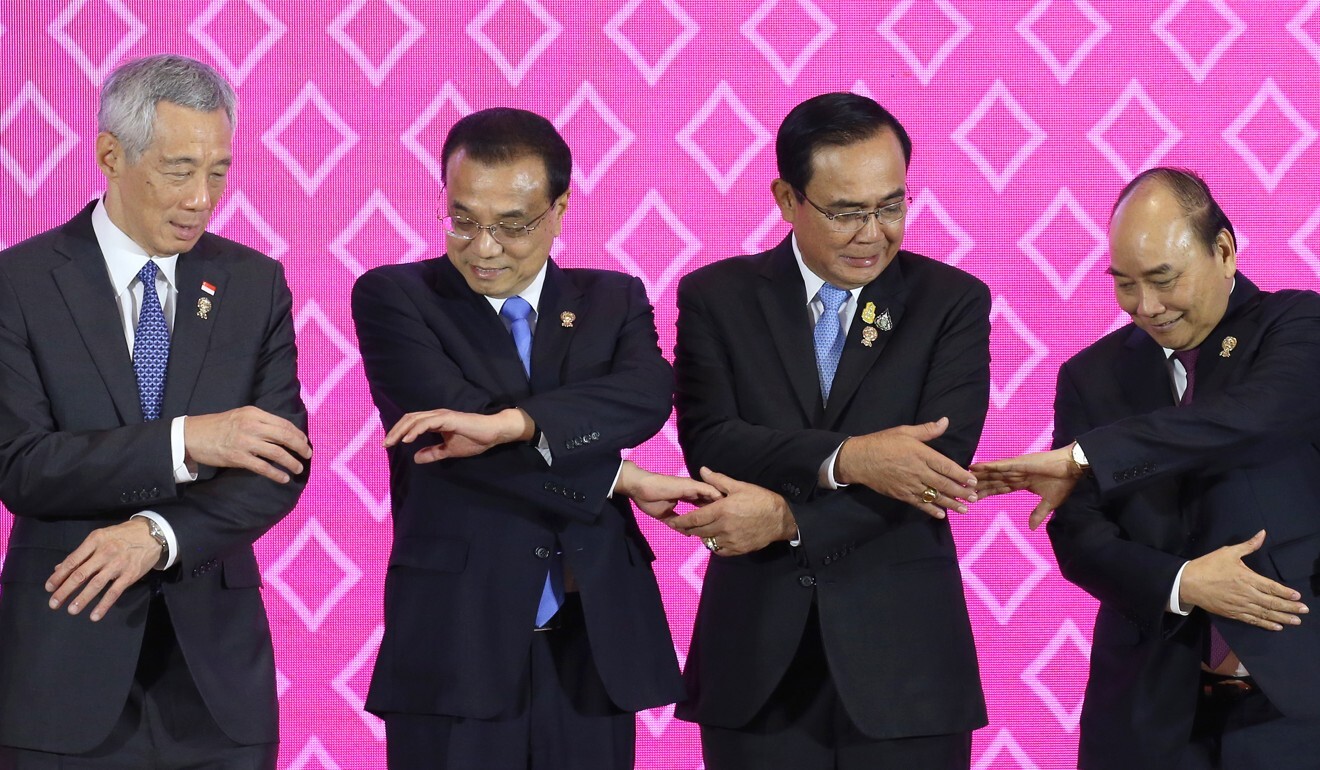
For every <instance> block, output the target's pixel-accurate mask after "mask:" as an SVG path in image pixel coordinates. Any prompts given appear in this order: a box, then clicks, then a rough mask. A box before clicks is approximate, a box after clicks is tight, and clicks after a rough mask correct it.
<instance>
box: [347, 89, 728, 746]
mask: <svg viewBox="0 0 1320 770" xmlns="http://www.w3.org/2000/svg"><path fill="white" fill-rule="evenodd" d="M442 163H443V171H444V179H445V193H444V203H443V206H442V208H441V210H440V212H439V213H440V220H441V224H442V226H443V227H444V230H445V233H446V239H445V245H446V247H447V248H448V253H447V254H446V255H445V256H443V257H439V258H436V259H428V260H425V261H422V262H419V263H415V264H407V265H392V266H388V267H381V268H377V269H375V270H372V271H370V272H368V273H366V274H364V275H363V276H362V277H361V278H360V279H359V280H358V282H357V285H356V286H355V287H354V290H353V318H354V321H355V322H356V324H357V333H358V340H359V342H360V344H361V347H362V357H363V363H364V365H365V367H366V372H367V379H368V381H369V382H370V383H371V393H372V397H373V399H374V400H375V402H376V406H377V408H378V409H379V410H380V416H381V421H382V422H383V423H384V425H385V427H386V429H387V431H388V433H387V435H386V438H385V444H386V446H387V447H388V448H389V450H388V451H389V458H390V490H391V492H392V495H391V503H392V506H393V516H394V546H393V549H392V551H391V553H390V562H389V572H388V573H387V575H386V580H385V636H384V639H383V640H382V641H381V647H380V654H379V656H378V657H377V661H376V669H375V673H374V674H373V675H372V679H371V691H370V693H369V695H368V697H367V708H368V709H369V710H370V711H372V712H373V713H376V714H379V715H380V716H382V717H383V718H384V720H385V730H386V736H387V741H388V747H387V754H388V761H389V766H390V768H392V770H402V769H404V768H418V769H419V770H421V769H423V768H424V769H425V770H445V768H452V769H453V770H466V769H467V768H478V767H479V768H515V767H516V768H524V769H526V768H531V770H626V769H627V768H631V767H632V766H633V748H634V712H637V711H640V710H642V709H646V708H651V707H653V706H659V705H663V704H666V703H671V702H673V701H675V700H677V699H678V697H679V696H681V694H682V683H681V681H680V680H679V677H678V665H677V662H676V660H675V655H674V646H673V641H672V639H671V637H670V634H669V627H668V624H667V622H666V620H665V615H664V609H663V607H662V606H661V604H660V593H659V589H658V587H657V585H656V580H655V575H654V573H653V572H652V571H651V562H652V560H653V559H654V558H655V557H654V555H653V554H652V552H651V549H650V547H649V546H648V545H647V542H646V539H645V538H644V537H643V536H642V533H641V531H640V529H639V528H638V526H637V522H636V520H635V519H634V518H633V513H632V509H631V508H630V506H629V505H628V501H627V497H632V498H633V499H634V500H635V501H636V502H637V503H638V505H639V506H640V507H641V508H642V509H643V510H644V511H646V512H647V513H649V514H650V515H652V516H656V517H657V518H662V519H663V518H668V517H671V516H672V515H673V508H674V504H675V502H676V501H677V500H679V499H687V500H705V499H712V498H714V497H718V494H719V493H718V492H715V490H714V489H713V488H711V487H709V486H707V485H705V484H702V483H700V482H694V481H692V480H691V479H683V478H675V477H671V476H663V475H658V474H652V473H647V472H645V471H643V470H641V469H639V468H638V467H637V466H635V465H633V464H632V463H628V462H625V463H622V464H620V461H619V456H620V454H619V453H620V451H621V450H623V449H625V448H628V447H633V446H636V445H637V444H640V443H642V442H643V441H645V440H646V439H648V438H650V437H651V436H652V435H654V434H655V433H656V431H658V430H659V429H660V427H661V426H662V425H664V423H665V420H666V419H668V417H669V411H670V400H671V391H672V387H673V375H672V372H671V370H670V367H669V364H668V363H667V362H666V361H665V359H664V358H663V357H662V356H661V354H660V348H659V345H658V341H657V335H656V330H655V320H654V316H653V313H652V310H651V305H650V303H649V302H648V301H647V299H646V293H645V291H644V289H643V288H642V282H641V281H639V280H638V279H636V278H634V277H631V276H627V275H623V274H621V273H615V272H611V271H606V270H587V269H574V268H561V267H559V266H558V265H557V264H555V262H554V260H552V259H550V248H551V246H552V245H553V243H554V239H555V237H556V236H557V235H559V232H560V228H561V227H562V225H563V221H564V212H565V211H566V209H567V207H568V198H569V179H570V175H571V173H572V159H571V156H570V153H569V148H568V145H567V144H565V143H564V140H563V138H561V137H560V136H559V133H558V132H557V131H556V130H555V128H554V126H553V125H552V124H551V123H550V122H549V121H548V120H546V119H545V118H543V117H540V116H539V115H535V114H533V113H530V112H527V111H525V110H517V109H508V108H495V109H489V110H482V111H480V112H476V113H473V114H472V115H469V116H467V117H465V118H463V119H462V120H460V121H458V122H457V123H456V124H455V125H454V127H453V128H452V129H450V132H449V135H448V137H447V138H446V140H445V144H444V148H443V150H442ZM612 493H618V494H615V495H614V496H613V497H612V498H611V494H612Z"/></svg>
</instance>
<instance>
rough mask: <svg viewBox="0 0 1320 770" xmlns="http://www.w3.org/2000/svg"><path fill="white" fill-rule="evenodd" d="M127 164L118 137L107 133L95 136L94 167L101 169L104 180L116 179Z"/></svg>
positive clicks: (103, 132)
mask: <svg viewBox="0 0 1320 770" xmlns="http://www.w3.org/2000/svg"><path fill="white" fill-rule="evenodd" d="M127 163H128V159H127V158H125V157H124V145H123V143H122V142H120V141H119V137H117V136H115V135H114V134H112V133H110V132H108V131H102V132H101V133H99V134H97V135H96V167H97V168H99V169H101V173H102V174H104V175H105V178H106V179H115V178H117V177H118V176H119V175H120V173H122V172H123V169H124V166H125V165H126V164H127Z"/></svg>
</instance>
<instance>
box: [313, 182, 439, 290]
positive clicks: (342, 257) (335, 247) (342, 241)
mask: <svg viewBox="0 0 1320 770" xmlns="http://www.w3.org/2000/svg"><path fill="white" fill-rule="evenodd" d="M376 215H380V218H381V219H384V220H385V224H387V225H389V228H390V229H391V230H392V231H394V233H395V235H398V236H399V237H400V238H402V239H403V240H404V242H405V243H407V244H408V249H407V251H405V252H403V254H401V255H399V256H398V257H397V258H391V259H388V260H386V261H388V262H394V263H396V264H403V263H404V262H414V261H416V260H417V259H418V258H420V257H421V256H422V255H423V254H425V253H426V249H427V245H426V239H425V238H423V237H422V236H420V235H418V234H417V231H416V230H414V229H412V227H410V226H409V225H408V223H407V222H406V221H405V220H404V218H403V217H402V216H401V215H400V214H399V212H398V210H397V209H395V208H394V205H393V204H391V203H390V199H389V198H387V197H385V193H383V192H381V191H380V190H374V191H372V193H371V197H370V198H368V199H367V202H366V203H364V204H363V205H362V208H360V209H358V212H357V214H355V215H354V216H353V221H351V222H349V223H348V226H347V227H345V228H344V229H343V231H341V232H340V233H339V235H336V236H335V239H334V240H333V241H331V242H330V253H331V254H334V255H335V257H336V258H337V259H338V260H339V263H340V264H341V265H343V266H344V267H346V268H348V271H349V272H350V273H352V274H353V277H354V278H356V277H357V276H359V275H362V274H363V273H365V272H366V271H367V267H366V266H365V265H363V264H362V260H361V259H358V257H357V256H356V255H355V254H354V253H353V252H352V251H351V250H350V249H349V246H350V244H352V243H353V241H354V240H355V239H356V238H357V236H358V233H360V232H361V231H362V229H363V228H365V227H366V226H367V223H368V222H370V221H371V220H372V218H373V217H374V216H376Z"/></svg>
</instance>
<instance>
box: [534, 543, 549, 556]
mask: <svg viewBox="0 0 1320 770" xmlns="http://www.w3.org/2000/svg"><path fill="white" fill-rule="evenodd" d="M532 553H534V554H536V558H538V559H549V558H550V549H549V548H546V547H545V546H543V545H538V546H536V550H535V551H532Z"/></svg>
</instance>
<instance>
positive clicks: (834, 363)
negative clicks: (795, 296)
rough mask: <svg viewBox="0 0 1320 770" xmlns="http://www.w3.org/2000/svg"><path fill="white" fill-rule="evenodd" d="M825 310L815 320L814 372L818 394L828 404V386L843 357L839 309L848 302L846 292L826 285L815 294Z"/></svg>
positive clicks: (842, 336)
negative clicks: (816, 375)
mask: <svg viewBox="0 0 1320 770" xmlns="http://www.w3.org/2000/svg"><path fill="white" fill-rule="evenodd" d="M816 296H817V297H818V298H820V302H821V304H822V305H824V306H825V310H824V311H823V312H822V313H821V314H820V318H818V319H816V331H815V333H814V336H815V338H816V371H817V372H818V373H819V374H820V392H821V395H823V396H824V397H825V400H826V401H827V402H828V401H829V400H830V386H831V385H833V384H834V370H835V369H838V368H839V357H840V356H842V355H843V340H844V337H845V334H844V332H843V320H842V319H840V318H839V308H841V307H843V303H845V302H847V301H848V292H847V291H844V290H843V289H840V288H838V287H837V286H831V285H829V284H828V283H827V284H823V285H822V286H821V287H820V291H819V292H817V293H816Z"/></svg>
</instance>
